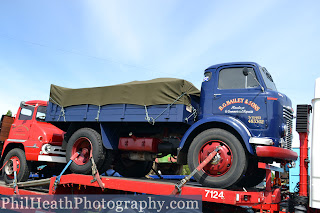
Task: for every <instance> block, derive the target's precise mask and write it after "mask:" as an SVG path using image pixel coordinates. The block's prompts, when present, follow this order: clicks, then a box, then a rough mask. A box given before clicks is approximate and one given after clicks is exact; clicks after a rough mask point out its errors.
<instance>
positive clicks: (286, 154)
mask: <svg viewBox="0 0 320 213" xmlns="http://www.w3.org/2000/svg"><path fill="white" fill-rule="evenodd" d="M256 154H257V156H258V157H264V158H276V159H281V160H289V161H295V160H297V159H298V154H297V153H296V152H294V151H292V150H289V149H284V148H280V147H274V146H257V147H256Z"/></svg>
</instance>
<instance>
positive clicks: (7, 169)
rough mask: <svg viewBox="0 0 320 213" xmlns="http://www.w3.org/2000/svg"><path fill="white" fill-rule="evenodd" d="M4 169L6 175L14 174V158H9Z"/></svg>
mask: <svg viewBox="0 0 320 213" xmlns="http://www.w3.org/2000/svg"><path fill="white" fill-rule="evenodd" d="M4 171H5V173H6V175H12V174H13V162H12V160H9V161H8V163H7V164H6V166H5V167H4Z"/></svg>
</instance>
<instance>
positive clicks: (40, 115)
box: [36, 106, 47, 121]
mask: <svg viewBox="0 0 320 213" xmlns="http://www.w3.org/2000/svg"><path fill="white" fill-rule="evenodd" d="M46 110H47V107H45V106H39V107H38V111H37V114H36V120H37V121H44V120H45V119H46Z"/></svg>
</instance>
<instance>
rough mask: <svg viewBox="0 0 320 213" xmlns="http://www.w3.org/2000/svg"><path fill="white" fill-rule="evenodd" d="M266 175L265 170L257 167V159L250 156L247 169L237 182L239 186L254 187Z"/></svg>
mask: <svg viewBox="0 0 320 213" xmlns="http://www.w3.org/2000/svg"><path fill="white" fill-rule="evenodd" d="M265 177H266V170H265V169H259V168H258V160H257V159H256V158H254V157H252V158H250V160H249V164H248V169H247V171H246V173H245V174H244V175H243V178H242V179H241V180H240V181H239V182H238V183H237V186H239V187H246V188H250V187H254V186H256V185H258V184H259V183H261V182H262V181H263V179H264V178H265Z"/></svg>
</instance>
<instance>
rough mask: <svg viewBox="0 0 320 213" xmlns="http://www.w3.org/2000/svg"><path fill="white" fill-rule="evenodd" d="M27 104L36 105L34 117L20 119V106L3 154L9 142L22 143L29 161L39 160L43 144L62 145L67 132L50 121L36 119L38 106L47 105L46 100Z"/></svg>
mask: <svg viewBox="0 0 320 213" xmlns="http://www.w3.org/2000/svg"><path fill="white" fill-rule="evenodd" d="M26 104H28V105H34V106H35V107H34V112H33V115H32V118H31V120H19V115H20V112H21V108H20V107H19V109H18V112H17V116H16V117H15V120H14V122H13V124H12V125H11V128H10V133H9V137H8V139H7V140H6V141H5V142H4V145H3V149H2V153H1V154H2V155H3V154H4V151H5V149H6V147H7V146H8V144H11V143H14V144H21V145H22V146H23V147H24V150H25V153H26V159H27V160H28V161H38V156H39V153H40V151H41V147H42V145H43V144H46V143H50V144H51V145H56V146H61V145H62V141H63V135H64V133H65V132H64V131H62V130H61V129H59V128H57V127H56V126H54V125H52V124H50V123H46V122H41V121H37V120H36V114H37V113H36V112H37V110H38V106H47V102H46V101H40V100H33V101H28V102H26Z"/></svg>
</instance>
